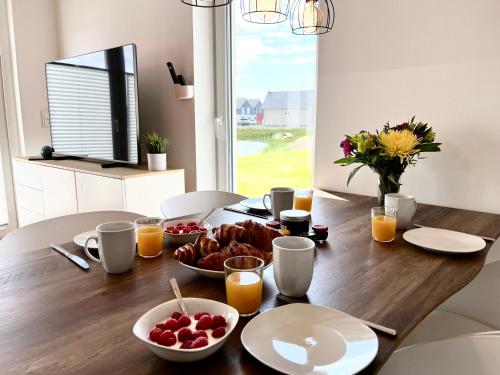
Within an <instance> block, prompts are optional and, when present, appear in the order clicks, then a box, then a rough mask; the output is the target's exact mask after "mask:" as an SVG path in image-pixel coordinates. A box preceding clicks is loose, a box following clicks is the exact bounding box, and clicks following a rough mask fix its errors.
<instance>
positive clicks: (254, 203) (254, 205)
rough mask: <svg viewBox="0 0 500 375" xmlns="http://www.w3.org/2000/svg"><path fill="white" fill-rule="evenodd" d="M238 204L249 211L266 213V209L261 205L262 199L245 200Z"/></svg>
mask: <svg viewBox="0 0 500 375" xmlns="http://www.w3.org/2000/svg"><path fill="white" fill-rule="evenodd" d="M240 204H241V205H242V206H243V207H246V208H249V209H251V210H258V211H267V208H265V207H264V204H263V203H262V197H258V198H249V199H245V200H243V201H241V202H240Z"/></svg>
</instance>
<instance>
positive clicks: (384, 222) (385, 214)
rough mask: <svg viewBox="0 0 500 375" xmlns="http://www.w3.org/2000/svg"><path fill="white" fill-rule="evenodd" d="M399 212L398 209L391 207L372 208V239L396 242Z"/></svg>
mask: <svg viewBox="0 0 500 375" xmlns="http://www.w3.org/2000/svg"><path fill="white" fill-rule="evenodd" d="M397 212H398V210H397V209H395V208H391V207H374V208H372V237H373V239H374V240H375V241H379V242H391V241H394V238H395V237H396V224H397V218H396V217H397Z"/></svg>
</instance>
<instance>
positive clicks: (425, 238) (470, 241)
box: [403, 228, 486, 254]
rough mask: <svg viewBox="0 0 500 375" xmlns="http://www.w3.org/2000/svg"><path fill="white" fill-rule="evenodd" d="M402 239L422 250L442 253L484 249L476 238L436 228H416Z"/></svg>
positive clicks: (481, 241) (469, 251) (406, 233)
mask: <svg viewBox="0 0 500 375" xmlns="http://www.w3.org/2000/svg"><path fill="white" fill-rule="evenodd" d="M403 238H404V239H405V240H406V241H408V242H410V243H412V244H414V245H417V246H420V247H423V248H424V249H427V250H431V251H438V252H442V253H458V254H464V253H473V252H476V251H480V250H482V249H484V248H485V247H486V242H485V241H484V240H483V239H482V238H481V237H478V236H473V235H471V234H466V233H461V232H455V231H452V230H446V229H437V228H417V229H412V230H409V231H407V232H405V233H404V234H403Z"/></svg>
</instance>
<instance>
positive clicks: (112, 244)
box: [84, 221, 135, 273]
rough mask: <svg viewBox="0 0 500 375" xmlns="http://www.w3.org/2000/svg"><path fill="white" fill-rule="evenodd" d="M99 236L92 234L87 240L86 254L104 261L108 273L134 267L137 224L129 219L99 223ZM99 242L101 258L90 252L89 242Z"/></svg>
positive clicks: (125, 270)
mask: <svg viewBox="0 0 500 375" xmlns="http://www.w3.org/2000/svg"><path fill="white" fill-rule="evenodd" d="M96 232H97V236H90V237H88V238H87V240H86V241H85V247H84V250H85V254H87V256H88V257H89V258H90V259H92V260H93V261H95V262H98V263H102V266H103V267H104V269H105V270H106V272H108V273H123V272H127V271H128V270H130V269H131V268H132V263H133V261H134V257H135V226H134V223H130V222H128V221H115V222H111V223H104V224H99V225H98V226H97V228H96ZM90 240H94V241H96V242H97V243H98V245H99V246H98V249H99V258H100V259H97V258H95V257H93V256H92V254H90V252H89V249H88V243H89V241H90Z"/></svg>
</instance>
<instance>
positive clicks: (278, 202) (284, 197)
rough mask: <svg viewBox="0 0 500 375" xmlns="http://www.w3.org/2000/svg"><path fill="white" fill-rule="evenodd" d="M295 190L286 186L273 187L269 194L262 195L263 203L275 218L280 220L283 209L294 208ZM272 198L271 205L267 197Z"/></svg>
mask: <svg viewBox="0 0 500 375" xmlns="http://www.w3.org/2000/svg"><path fill="white" fill-rule="evenodd" d="M294 194H295V191H294V190H293V189H291V188H286V187H275V188H272V189H271V191H270V193H269V194H266V195H264V197H262V204H263V205H264V207H265V208H266V209H267V210H268V211H269V212H270V213H271V214H272V215H273V217H274V220H280V213H281V211H286V210H291V209H293V196H294ZM268 197H269V199H270V200H271V207H268V206H267V204H266V198H268Z"/></svg>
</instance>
